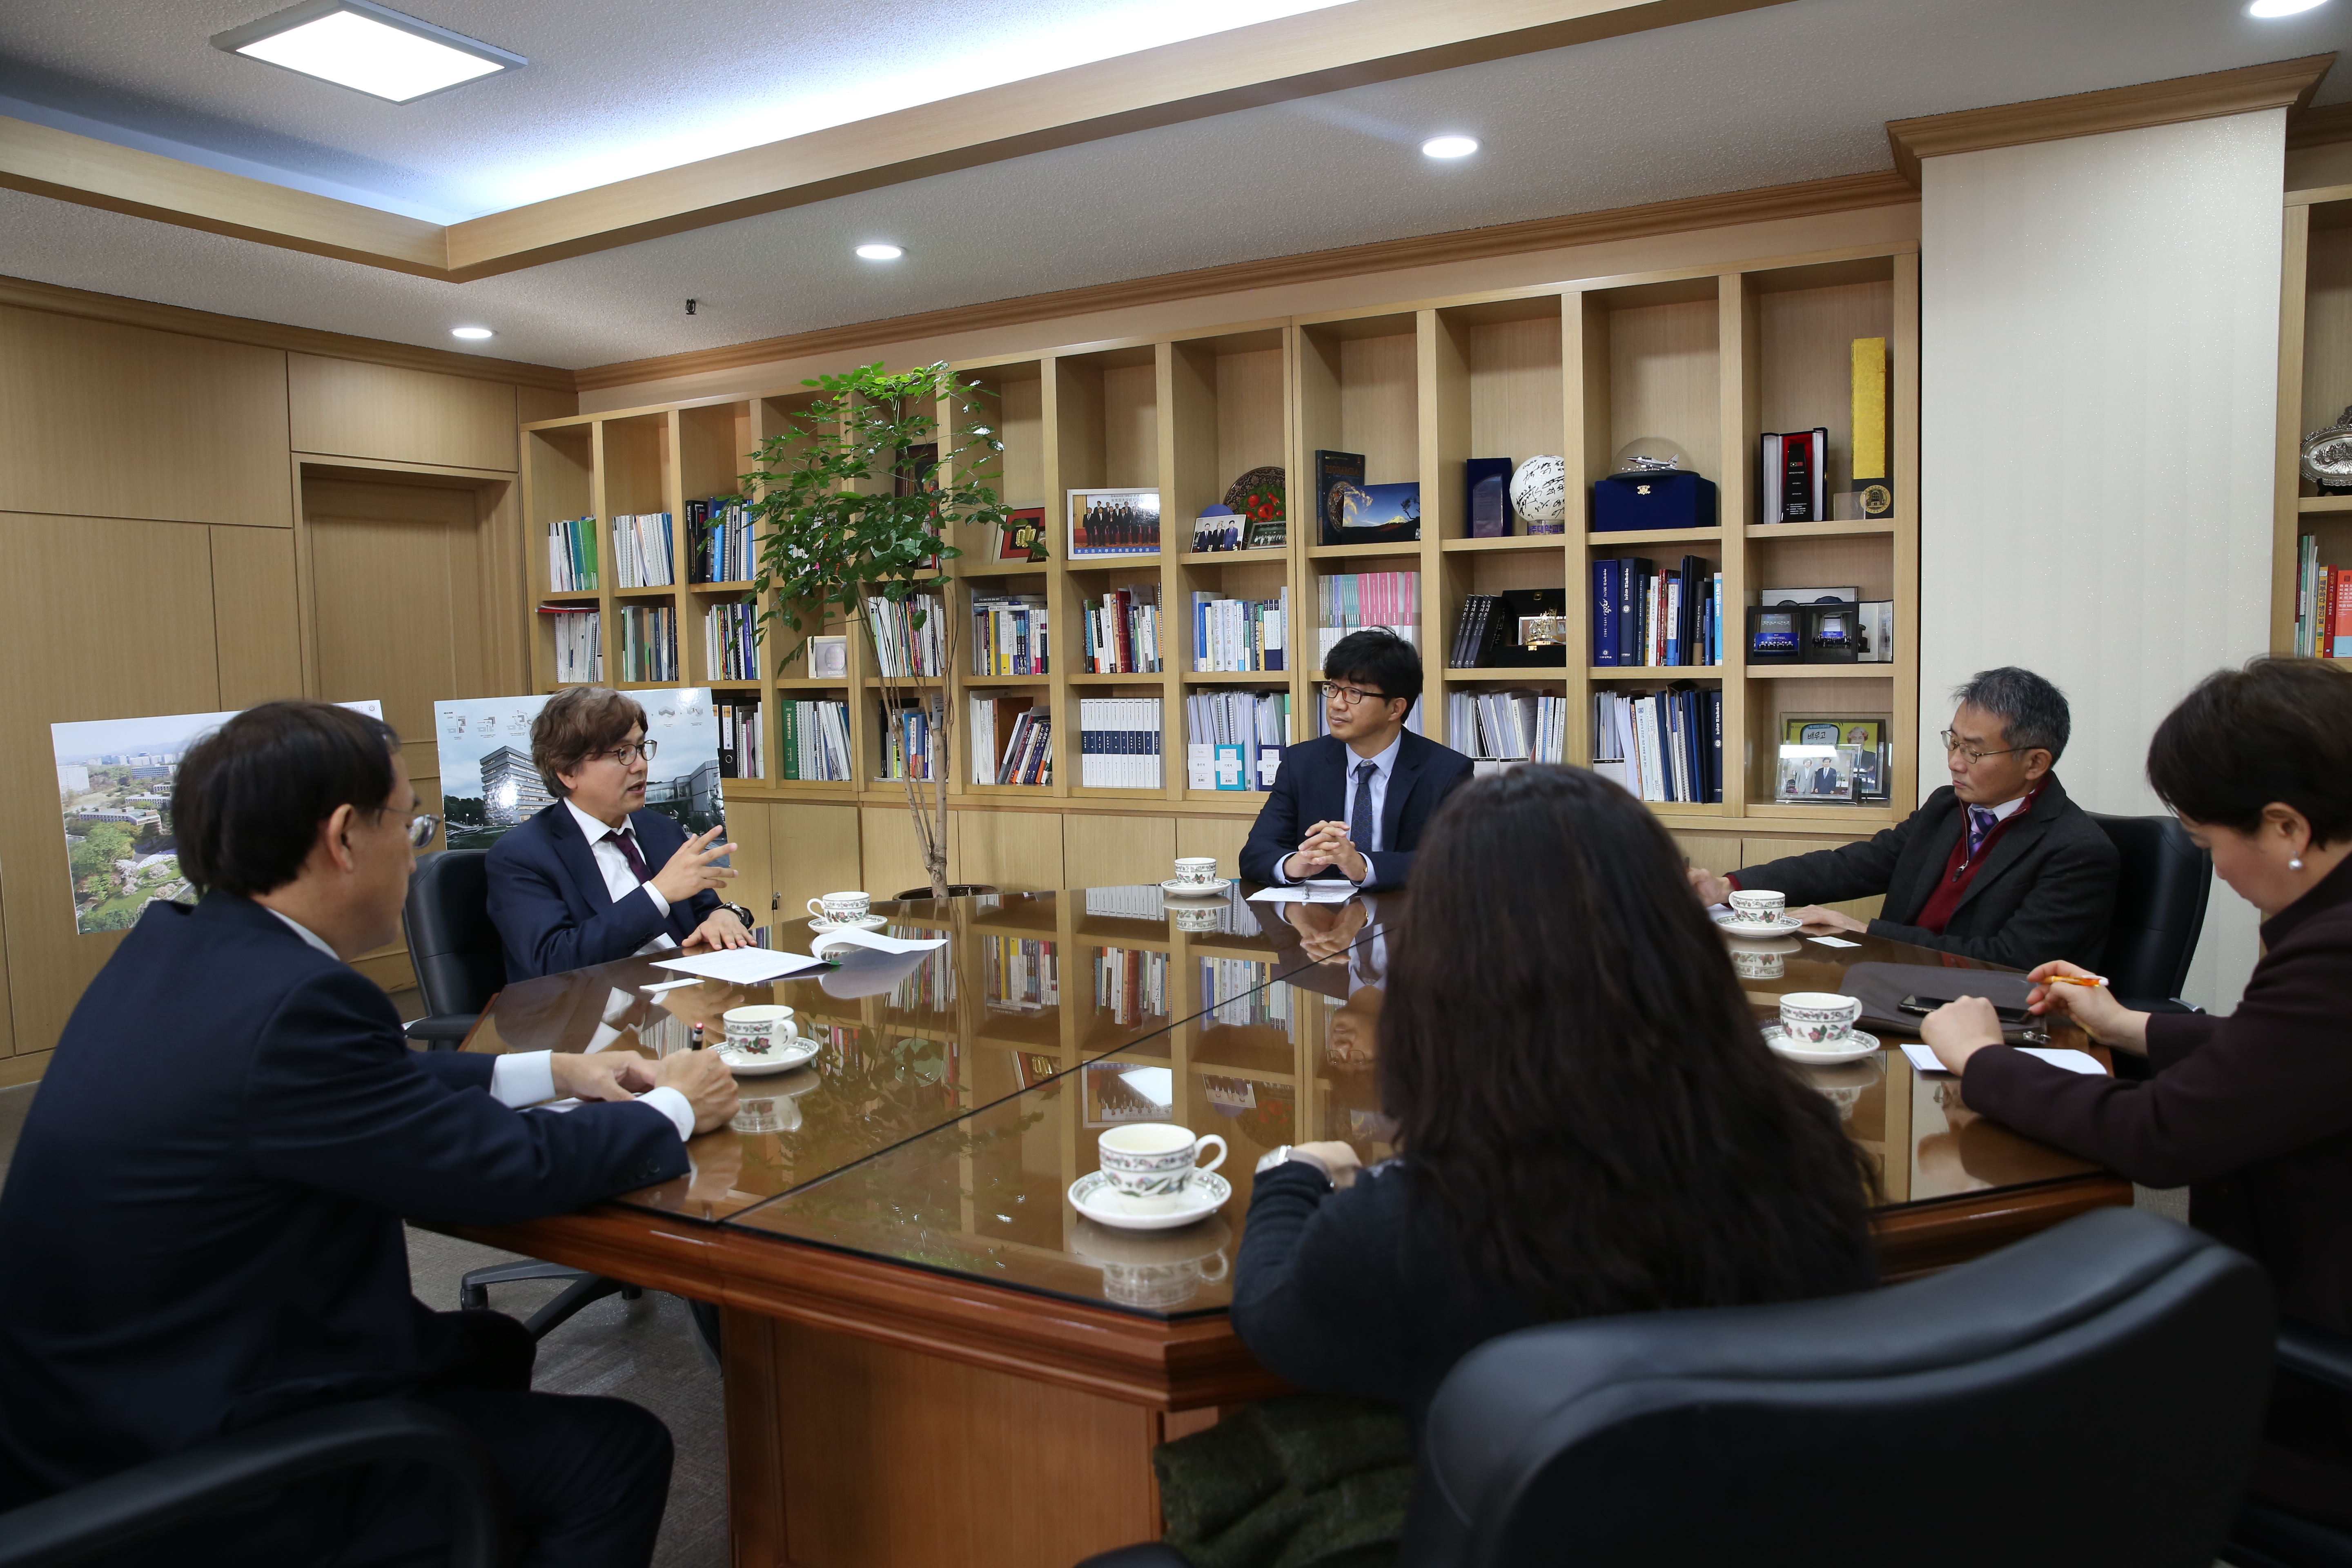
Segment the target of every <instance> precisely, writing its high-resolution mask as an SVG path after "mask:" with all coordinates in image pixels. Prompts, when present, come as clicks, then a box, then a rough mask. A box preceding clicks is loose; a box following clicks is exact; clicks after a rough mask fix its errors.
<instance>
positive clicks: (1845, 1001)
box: [1780, 991, 1862, 1046]
mask: <svg viewBox="0 0 2352 1568" xmlns="http://www.w3.org/2000/svg"><path fill="white" fill-rule="evenodd" d="M1861 1020H1862V1003H1861V1002H1860V1001H1858V1000H1857V999H1855V998H1854V997H1852V996H1840V995H1838V994H1835V993H1834V992H1829V991H1791V992H1790V993H1789V994H1787V995H1786V996H1783V997H1781V998H1780V1032H1781V1034H1782V1035H1784V1036H1786V1037H1788V1038H1790V1039H1791V1040H1795V1041H1798V1042H1799V1043H1801V1044H1803V1045H1808V1046H1834V1045H1840V1044H1843V1042H1844V1040H1845V1037H1847V1036H1848V1035H1851V1034H1853V1026H1854V1025H1856V1024H1857V1023H1859V1022H1861Z"/></svg>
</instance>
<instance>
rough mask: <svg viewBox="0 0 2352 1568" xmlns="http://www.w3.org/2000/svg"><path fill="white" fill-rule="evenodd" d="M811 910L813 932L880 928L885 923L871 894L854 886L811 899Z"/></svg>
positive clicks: (875, 929) (810, 923) (809, 907)
mask: <svg viewBox="0 0 2352 1568" xmlns="http://www.w3.org/2000/svg"><path fill="white" fill-rule="evenodd" d="M808 912H809V917H810V918H809V930H811V931H880V930H881V929H882V927H883V925H884V923H885V922H884V921H883V919H882V917H881V916H880V915H877V914H876V913H875V912H874V900H873V898H872V896H871V895H869V894H866V893H861V892H858V891H857V890H856V889H848V890H846V891H843V892H838V893H827V894H825V895H824V897H823V898H817V899H811V900H809V901H808Z"/></svg>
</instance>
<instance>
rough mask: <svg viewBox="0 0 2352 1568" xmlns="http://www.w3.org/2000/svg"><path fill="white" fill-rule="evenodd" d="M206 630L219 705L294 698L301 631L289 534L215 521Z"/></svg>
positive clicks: (298, 688)
mask: <svg viewBox="0 0 2352 1568" xmlns="http://www.w3.org/2000/svg"><path fill="white" fill-rule="evenodd" d="M209 532H210V533H211V535H212V561H213V572H212V576H213V628H214V635H215V637H216V638H217V639H218V642H217V649H216V651H217V654H218V657H219V660H220V705H221V706H222V707H224V708H250V707H252V706H253V705H254V704H255V703H257V702H268V701H269V700H272V699H274V698H279V697H299V696H301V695H302V628H301V623H300V618H299V616H298V615H297V614H296V607H295V597H296V595H295V574H294V534H293V531H291V530H289V529H279V528H226V527H220V526H215V527H214V528H212V529H211V530H209Z"/></svg>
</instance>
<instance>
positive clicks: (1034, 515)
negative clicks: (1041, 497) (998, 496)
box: [996, 506, 1045, 561]
mask: <svg viewBox="0 0 2352 1568" xmlns="http://www.w3.org/2000/svg"><path fill="white" fill-rule="evenodd" d="M996 558H997V559H998V560H999V561H1043V560H1044V559H1045V508H1044V507H1042V506H1024V507H1022V508H1020V509H1019V510H1014V511H1008V512H1006V513H1005V514H1004V526H1003V528H1001V529H999V530H998V531H997V534H996Z"/></svg>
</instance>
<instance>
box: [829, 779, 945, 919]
mask: <svg viewBox="0 0 2352 1568" xmlns="http://www.w3.org/2000/svg"><path fill="white" fill-rule="evenodd" d="M857 839H858V848H859V851H860V860H861V863H862V865H863V868H864V872H865V879H864V880H862V881H854V882H828V883H826V884H825V885H824V887H823V888H812V889H809V891H808V892H807V893H805V894H803V895H802V900H801V901H802V905H803V913H805V911H806V905H807V902H808V900H809V899H810V898H813V897H814V896H815V895H816V894H818V893H821V892H825V891H827V890H829V889H835V888H863V889H866V891H867V892H869V893H871V894H873V895H874V896H875V897H876V898H877V899H887V898H889V897H891V896H893V895H894V894H896V893H898V892H899V891H901V890H903V889H908V888H914V887H921V886H926V885H928V884H929V881H930V878H929V875H928V874H926V873H925V871H924V870H923V858H922V856H921V855H920V854H919V852H918V851H917V850H916V848H915V825H914V823H913V822H912V821H911V820H909V819H908V816H907V808H906V807H905V806H903V805H861V806H859V807H858V808H857ZM949 870H950V871H951V872H952V871H954V870H955V868H954V867H953V866H950V867H949Z"/></svg>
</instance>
